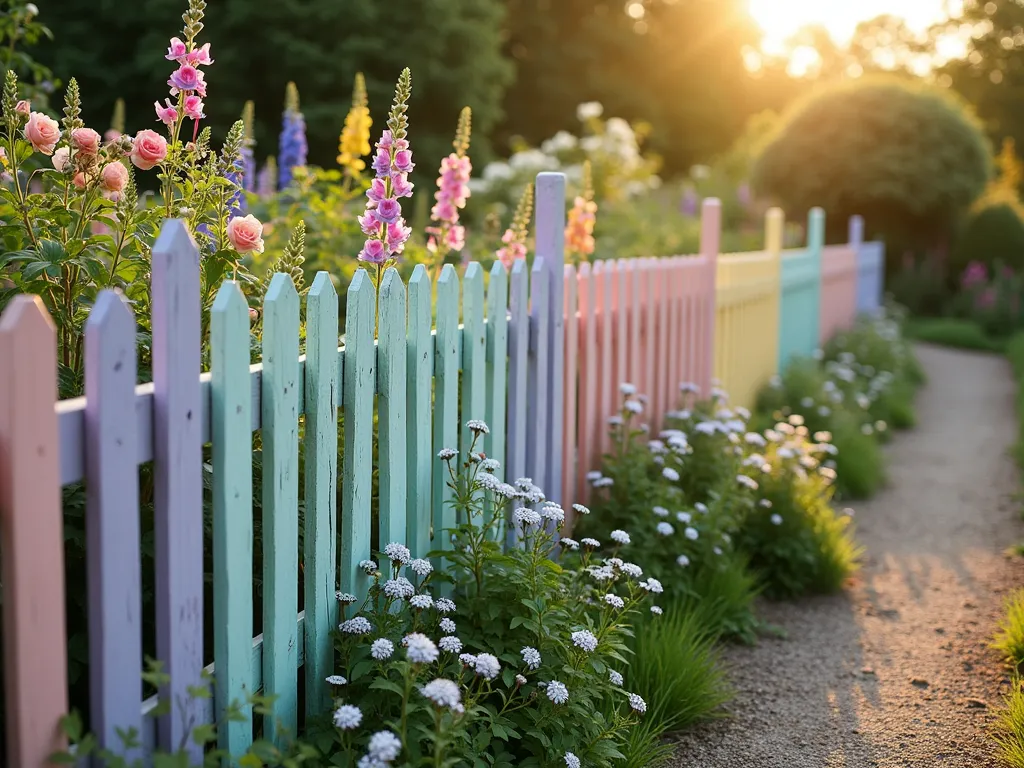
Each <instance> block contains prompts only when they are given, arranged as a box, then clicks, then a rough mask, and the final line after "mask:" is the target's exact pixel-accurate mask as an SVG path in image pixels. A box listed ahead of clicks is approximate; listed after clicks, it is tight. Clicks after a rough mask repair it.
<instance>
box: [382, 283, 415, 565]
mask: <svg viewBox="0 0 1024 768" xmlns="http://www.w3.org/2000/svg"><path fill="white" fill-rule="evenodd" d="M378 311H379V313H380V332H379V337H378V339H377V414H378V416H377V419H378V426H377V428H378V439H379V442H380V444H379V447H378V466H379V467H380V510H379V511H378V526H379V528H378V530H379V535H380V539H379V540H380V546H381V548H383V547H384V545H385V544H387V543H389V542H392V541H394V542H398V543H399V544H406V543H407V541H408V539H407V534H406V524H405V519H406V513H407V508H406V507H407V500H406V464H405V461H406V446H405V443H406V440H407V436H406V432H407V425H406V408H407V407H408V403H407V402H406V390H405V387H406V380H405V377H406V356H407V351H406V348H405V286H404V285H403V284H402V278H401V277H399V276H398V270H396V269H395V268H394V267H392V268H391V269H389V270H388V271H387V272H385V273H384V280H383V282H382V283H381V287H380V307H379V310H378Z"/></svg>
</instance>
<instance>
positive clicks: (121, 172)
mask: <svg viewBox="0 0 1024 768" xmlns="http://www.w3.org/2000/svg"><path fill="white" fill-rule="evenodd" d="M127 183H128V169H127V168H125V167H124V165H123V164H122V163H118V162H113V163H107V164H106V165H104V166H103V170H102V171H100V184H102V185H103V189H105V190H106V191H107V192H120V191H122V190H123V189H124V187H125V185H126V184H127Z"/></svg>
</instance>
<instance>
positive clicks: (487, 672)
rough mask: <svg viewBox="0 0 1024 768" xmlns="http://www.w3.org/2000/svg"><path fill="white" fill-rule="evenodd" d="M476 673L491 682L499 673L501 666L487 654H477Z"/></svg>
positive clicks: (494, 658) (493, 657)
mask: <svg viewBox="0 0 1024 768" xmlns="http://www.w3.org/2000/svg"><path fill="white" fill-rule="evenodd" d="M475 668H476V673H477V674H478V675H480V677H482V678H483V679H484V680H493V679H494V678H496V677H497V676H498V673H499V672H501V664H500V663H499V662H498V659H497V658H496V657H495V656H492V655H491V654H489V653H478V654H477V657H476V665H475Z"/></svg>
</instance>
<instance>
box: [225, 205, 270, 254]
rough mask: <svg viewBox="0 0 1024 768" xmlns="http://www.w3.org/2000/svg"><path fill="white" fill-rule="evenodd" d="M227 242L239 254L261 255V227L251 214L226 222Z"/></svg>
mask: <svg viewBox="0 0 1024 768" xmlns="http://www.w3.org/2000/svg"><path fill="white" fill-rule="evenodd" d="M228 240H230V241H231V247H232V248H234V249H235V250H236V251H238V252H239V253H252V252H253V251H255V252H256V253H263V225H262V224H261V223H260V220H259V219H257V218H256V217H255V216H253V215H252V214H251V213H250V214H249V215H248V216H236V217H235V218H233V219H232V220H231V221H229V222H228Z"/></svg>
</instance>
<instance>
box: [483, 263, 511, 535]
mask: <svg viewBox="0 0 1024 768" xmlns="http://www.w3.org/2000/svg"><path fill="white" fill-rule="evenodd" d="M507 377H508V273H507V272H506V271H505V265H503V264H502V263H501V262H500V261H495V262H494V264H493V265H492V266H491V273H490V283H489V284H488V286H487V358H486V364H485V367H484V379H485V389H486V400H487V402H486V412H487V426H488V427H490V430H491V431H490V433H489V434H488V435H487V436H486V439H485V440H484V451H485V452H486V453H487V455H488V456H489V457H490V458H492V459H495V460H496V461H497V462H499V464H500V466H499V467H498V469H497V471H496V472H495V475H497V476H498V477H499V478H504V477H505V469H506V468H505V441H506V435H507V433H506V431H505V418H506V397H507V395H508V378H507ZM513 479H514V478H513ZM495 533H496V539H497V540H498V541H503V540H504V537H505V529H504V521H502V522H501V524H500V525H499V527H498V529H497V530H496V532H495Z"/></svg>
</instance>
